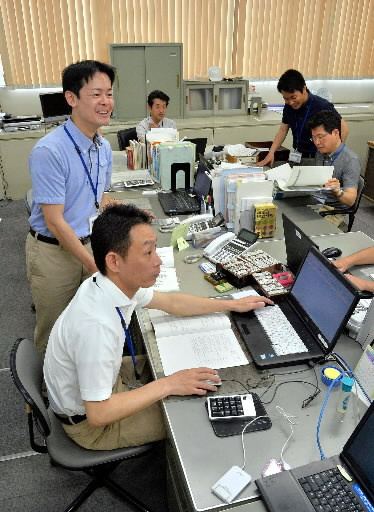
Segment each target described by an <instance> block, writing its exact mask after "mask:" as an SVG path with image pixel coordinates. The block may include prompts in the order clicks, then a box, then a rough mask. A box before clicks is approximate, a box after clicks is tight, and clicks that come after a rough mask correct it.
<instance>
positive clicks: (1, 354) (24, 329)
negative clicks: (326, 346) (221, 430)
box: [0, 201, 167, 512]
mask: <svg viewBox="0 0 374 512" xmlns="http://www.w3.org/2000/svg"><path fill="white" fill-rule="evenodd" d="M0 218H1V219H2V220H1V222H0V290H1V292H0V389H1V393H0V410H1V414H0V510H1V511H2V512H10V511H12V512H18V511H19V512H21V511H22V512H24V511H25V510H27V511H28V512H34V511H35V512H36V511H38V512H39V511H40V510H46V511H48V512H49V511H54V512H55V511H57V512H58V511H62V510H64V509H65V508H66V507H67V506H68V505H69V503H71V501H72V500H73V499H74V498H75V496H76V495H78V494H79V493H80V492H81V491H82V490H83V489H84V487H85V486H86V485H87V484H88V483H89V477H88V476H87V475H85V474H84V473H78V472H68V471H65V470H63V469H61V468H57V467H55V466H52V465H51V464H50V461H49V457H48V455H44V454H43V455H40V454H35V453H34V452H32V451H31V448H30V445H29V439H28V430H27V420H26V414H25V406H24V402H23V400H22V398H21V395H20V394H19V392H18V391H17V389H16V388H15V386H14V384H13V382H12V378H11V376H10V372H9V353H10V349H11V347H12V345H13V343H14V342H15V340H16V339H17V338H19V337H27V338H29V339H32V336H33V330H34V325H35V314H34V313H33V312H32V311H31V303H32V299H31V295H30V292H29V287H28V283H27V279H26V269H25V250H24V247H25V239H26V234H27V231H28V222H27V213H26V209H25V206H24V203H23V201H12V202H10V203H6V202H4V201H0ZM164 451H165V450H164V445H163V444H162V443H161V444H160V445H157V446H156V447H155V449H154V450H153V451H152V452H151V453H150V454H149V455H147V456H146V457H143V458H141V459H136V460H133V461H129V462H126V463H123V464H122V465H120V466H119V467H118V468H117V469H116V470H115V472H114V473H113V479H114V480H115V481H116V482H117V483H119V484H120V485H125V486H126V488H128V490H129V491H130V492H132V493H133V494H134V495H135V496H138V497H139V498H141V499H142V500H143V501H144V502H145V503H146V504H147V505H148V506H149V507H150V509H151V510H154V511H155V512H166V511H167V502H166V459H165V453H164ZM80 510H81V511H82V512H88V511H90V512H94V511H98V512H99V511H100V512H103V511H111V512H115V511H121V512H127V511H128V512H132V511H133V510H134V509H133V508H132V507H130V506H128V505H126V504H124V502H123V501H122V500H121V499H119V498H117V497H116V496H114V495H113V494H112V493H111V492H110V491H108V490H106V489H105V488H102V489H98V490H97V491H95V493H94V494H93V495H92V496H91V497H90V498H89V499H88V500H87V502H86V503H85V504H84V505H83V506H82V507H81V508H80Z"/></svg>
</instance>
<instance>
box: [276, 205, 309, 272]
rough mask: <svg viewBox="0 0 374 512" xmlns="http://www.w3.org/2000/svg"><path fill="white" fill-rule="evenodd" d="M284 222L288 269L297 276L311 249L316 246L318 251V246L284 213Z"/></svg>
mask: <svg viewBox="0 0 374 512" xmlns="http://www.w3.org/2000/svg"><path fill="white" fill-rule="evenodd" d="M282 220H283V232H284V243H285V245H286V254H287V267H288V268H289V269H290V270H291V272H292V273H293V274H294V275H296V274H297V273H298V271H299V268H300V266H301V264H302V262H303V261H304V258H305V256H306V255H307V254H308V251H309V249H310V247H312V246H314V247H316V249H318V245H317V244H316V243H314V242H313V241H312V240H311V239H310V238H309V237H308V236H307V235H306V234H305V233H303V232H302V231H301V229H300V228H299V227H298V226H296V224H294V223H293V222H292V220H290V219H289V218H288V217H287V215H285V214H284V213H282Z"/></svg>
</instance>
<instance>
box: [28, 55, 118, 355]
mask: <svg viewBox="0 0 374 512" xmlns="http://www.w3.org/2000/svg"><path fill="white" fill-rule="evenodd" d="M114 78H115V69H114V68H112V67H111V66H108V65H107V64H103V63H101V62H97V61H92V60H86V61H81V62H77V63H75V64H71V65H70V66H68V67H67V68H65V69H64V70H63V72H62V87H63V92H64V95H65V99H66V101H67V103H68V104H69V106H70V107H71V116H70V119H69V120H68V121H67V122H66V124H65V125H63V126H59V127H58V128H56V129H55V130H54V131H52V132H51V133H49V134H48V135H46V136H45V137H43V138H42V139H41V140H40V141H39V142H38V143H37V144H36V145H35V147H34V148H33V150H32V152H31V155H30V159H29V168H30V173H31V180H32V207H31V216H30V219H29V223H30V233H29V234H28V236H27V240H26V266H27V277H28V280H29V283H30V287H31V293H32V298H33V301H34V304H35V309H36V328H35V333H34V343H35V345H36V347H37V349H38V351H39V352H40V354H41V355H42V356H43V357H44V353H45V349H46V347H47V342H48V337H49V334H50V332H51V329H52V327H53V324H54V323H55V321H56V320H57V318H58V316H59V315H60V314H61V312H62V311H63V310H64V309H65V308H66V306H67V305H68V304H69V302H70V300H71V299H72V298H73V296H74V294H75V292H76V291H77V289H78V288H79V285H80V284H81V282H82V281H83V280H84V279H85V278H86V277H88V276H89V275H91V274H92V273H94V272H96V271H97V268H96V265H95V261H94V259H93V256H92V251H91V243H90V233H91V226H92V223H93V220H94V218H96V216H97V215H98V213H99V211H101V210H102V209H103V208H104V207H105V206H106V205H108V204H110V203H111V202H112V201H111V200H110V199H109V197H108V196H107V195H106V194H105V193H104V191H105V190H108V189H109V186H110V179H111V172H112V151H111V148H110V145H109V142H108V141H107V140H106V139H104V138H103V137H101V136H100V135H99V133H98V131H97V130H98V128H99V127H101V126H103V125H108V124H109V120H110V115H111V113H112V110H113V95H112V84H113V81H114Z"/></svg>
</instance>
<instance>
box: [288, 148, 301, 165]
mask: <svg viewBox="0 0 374 512" xmlns="http://www.w3.org/2000/svg"><path fill="white" fill-rule="evenodd" d="M302 156H303V155H302V154H301V153H299V151H290V156H289V157H288V161H289V162H295V164H299V163H300V162H301V158H302Z"/></svg>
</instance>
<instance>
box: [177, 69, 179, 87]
mask: <svg viewBox="0 0 374 512" xmlns="http://www.w3.org/2000/svg"><path fill="white" fill-rule="evenodd" d="M177 89H179V73H177Z"/></svg>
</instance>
